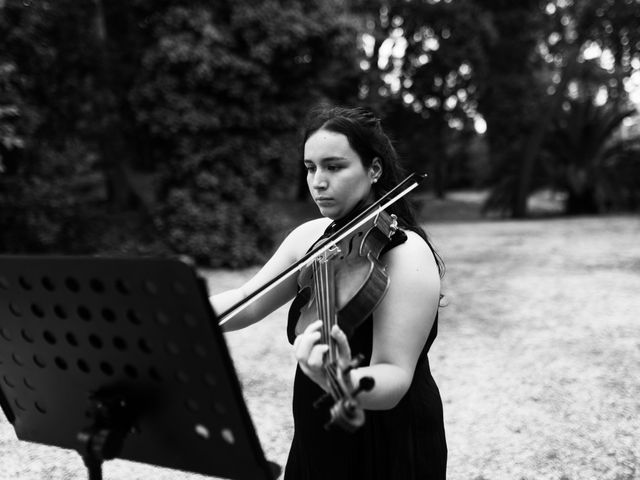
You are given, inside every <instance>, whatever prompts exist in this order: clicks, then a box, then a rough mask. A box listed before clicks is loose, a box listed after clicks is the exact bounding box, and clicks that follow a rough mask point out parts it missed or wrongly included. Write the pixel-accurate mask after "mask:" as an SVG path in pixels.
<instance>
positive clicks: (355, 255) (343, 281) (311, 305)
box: [291, 211, 398, 432]
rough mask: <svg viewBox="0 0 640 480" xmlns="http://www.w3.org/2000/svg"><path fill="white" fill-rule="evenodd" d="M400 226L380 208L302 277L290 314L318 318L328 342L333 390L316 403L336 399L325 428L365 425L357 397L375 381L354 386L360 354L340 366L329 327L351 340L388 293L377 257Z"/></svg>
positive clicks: (325, 364) (300, 320) (328, 369)
mask: <svg viewBox="0 0 640 480" xmlns="http://www.w3.org/2000/svg"><path fill="white" fill-rule="evenodd" d="M397 229H398V221H397V218H396V216H395V215H389V214H388V213H387V212H386V211H381V212H379V213H378V214H377V215H376V216H375V217H374V218H373V219H372V220H370V221H369V222H366V223H364V224H363V225H362V226H361V227H360V228H359V229H357V230H356V231H354V232H353V234H352V235H350V236H349V237H347V238H345V239H343V240H342V241H340V242H337V243H336V242H334V243H332V244H331V246H330V248H329V249H328V250H326V251H325V252H323V253H322V254H321V255H318V256H317V257H316V258H315V259H314V261H313V263H312V264H311V265H309V266H308V267H304V268H303V269H302V270H301V271H300V274H299V275H298V285H299V291H298V295H297V296H296V299H295V300H294V302H293V304H292V306H291V312H292V313H293V315H298V318H297V320H298V325H302V326H303V327H302V329H304V326H306V325H308V324H310V323H312V322H313V321H315V320H316V319H320V320H321V322H322V328H321V330H320V334H321V339H320V342H321V343H325V344H327V345H328V346H329V350H328V352H327V355H326V356H325V358H324V362H323V369H324V371H325V374H326V377H327V380H328V387H329V393H328V394H326V395H324V396H323V397H321V398H320V399H319V400H318V401H317V402H316V403H315V405H316V407H318V406H320V405H322V403H323V402H324V401H326V400H327V399H328V398H329V397H331V398H332V399H333V402H334V403H333V407H331V409H330V420H329V421H328V422H327V424H326V425H325V428H329V427H331V426H334V425H336V426H339V427H341V428H343V429H344V430H346V431H349V432H352V431H355V430H356V429H357V428H359V427H360V426H362V425H363V424H364V421H365V416H364V411H363V409H362V408H360V407H359V405H358V402H357V395H358V394H359V393H361V392H363V391H369V390H371V389H372V388H373V387H374V384H375V382H374V380H373V378H372V377H363V378H362V379H361V380H360V382H359V385H358V387H357V388H354V386H353V385H352V383H351V381H350V377H349V371H350V370H351V369H353V368H356V367H358V366H359V365H360V363H361V361H362V358H361V357H356V358H355V359H353V360H352V361H351V362H350V363H349V364H348V365H340V364H339V361H338V345H337V343H336V341H335V340H334V338H333V337H332V336H331V329H332V328H333V326H334V325H338V326H339V327H340V329H341V330H342V331H343V332H344V333H345V335H346V336H347V338H349V337H351V335H352V333H353V332H354V331H355V329H356V328H357V327H358V326H359V325H360V324H361V323H362V322H363V321H364V320H365V319H366V318H368V317H369V315H370V314H371V313H372V312H373V311H374V310H375V308H376V307H377V306H378V304H379V303H380V301H381V300H382V298H383V297H384V295H385V293H386V291H387V288H388V286H389V276H388V275H387V273H386V269H385V267H384V265H383V264H382V263H381V262H380V261H379V256H380V253H381V252H382V250H383V248H384V247H385V246H386V245H387V244H388V243H389V242H390V240H391V237H392V236H393V234H394V233H395V232H396V230H397ZM321 241H322V240H321ZM294 320H296V319H295V318H294Z"/></svg>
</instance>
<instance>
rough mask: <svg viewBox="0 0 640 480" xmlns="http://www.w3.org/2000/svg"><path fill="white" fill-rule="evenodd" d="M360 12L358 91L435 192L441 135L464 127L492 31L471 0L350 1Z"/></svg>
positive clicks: (441, 186) (443, 166) (440, 173)
mask: <svg viewBox="0 0 640 480" xmlns="http://www.w3.org/2000/svg"><path fill="white" fill-rule="evenodd" d="M356 3H357V11H359V12H361V14H364V15H365V22H364V25H365V27H364V28H363V29H364V31H365V38H366V39H367V40H366V41H367V42H369V43H370V44H371V45H370V46H369V47H367V48H365V55H364V59H363V62H364V63H363V65H364V67H365V69H366V72H367V73H366V74H365V76H364V78H363V82H362V85H361V96H362V98H363V99H364V100H365V101H366V102H369V103H374V104H376V105H377V106H378V109H379V110H380V111H382V112H384V114H385V117H386V118H387V124H388V125H389V129H390V131H391V132H393V133H394V134H395V136H397V137H401V138H402V142H403V144H404V145H405V149H404V153H405V155H404V157H406V158H407V160H408V161H409V163H410V165H411V168H412V169H415V170H418V171H425V170H428V171H429V172H430V173H431V174H432V181H433V185H434V188H435V190H436V193H437V194H438V196H442V195H444V191H445V188H446V183H447V179H446V177H447V171H448V170H452V169H451V165H452V162H450V159H451V157H450V156H449V151H450V150H451V149H450V148H449V146H448V145H447V142H448V141H450V140H452V139H454V138H457V137H459V135H457V132H460V131H465V130H466V131H469V130H470V129H472V126H473V118H474V116H475V115H476V113H477V79H478V78H479V77H481V76H482V75H483V73H482V72H483V69H484V65H485V63H486V60H487V58H486V47H487V45H488V43H489V42H490V41H491V39H492V38H493V36H494V32H493V26H492V25H491V23H490V21H489V20H490V19H489V18H488V16H487V15H486V14H485V13H484V12H483V11H482V10H481V9H479V8H478V5H477V4H476V2H472V1H468V2H417V1H409V2H407V1H399V0H398V1H382V2H356Z"/></svg>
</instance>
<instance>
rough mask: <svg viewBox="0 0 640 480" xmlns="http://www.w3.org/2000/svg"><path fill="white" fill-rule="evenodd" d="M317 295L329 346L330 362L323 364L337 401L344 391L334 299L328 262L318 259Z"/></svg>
mask: <svg viewBox="0 0 640 480" xmlns="http://www.w3.org/2000/svg"><path fill="white" fill-rule="evenodd" d="M313 275H314V283H315V286H314V287H315V293H316V308H317V311H318V316H319V317H320V320H321V321H322V335H323V340H324V341H326V342H327V344H328V345H329V360H328V361H327V362H323V368H324V370H325V373H326V375H327V386H328V388H329V390H330V393H331V395H332V396H333V398H335V399H339V398H342V397H343V395H344V394H343V391H342V388H341V386H340V382H339V381H338V378H337V375H336V370H335V369H336V365H335V361H336V359H335V358H334V357H335V350H334V344H335V342H332V339H331V323H332V322H333V317H334V315H332V313H333V311H332V298H331V293H332V292H331V290H330V285H331V284H330V277H331V275H330V272H329V268H328V262H326V261H322V259H320V258H319V259H316V261H315V262H314V268H313Z"/></svg>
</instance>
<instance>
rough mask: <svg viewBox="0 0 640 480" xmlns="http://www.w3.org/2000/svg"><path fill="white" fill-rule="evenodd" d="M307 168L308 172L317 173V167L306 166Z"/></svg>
mask: <svg viewBox="0 0 640 480" xmlns="http://www.w3.org/2000/svg"><path fill="white" fill-rule="evenodd" d="M305 168H306V169H307V172H315V171H316V167H314V166H313V165H305Z"/></svg>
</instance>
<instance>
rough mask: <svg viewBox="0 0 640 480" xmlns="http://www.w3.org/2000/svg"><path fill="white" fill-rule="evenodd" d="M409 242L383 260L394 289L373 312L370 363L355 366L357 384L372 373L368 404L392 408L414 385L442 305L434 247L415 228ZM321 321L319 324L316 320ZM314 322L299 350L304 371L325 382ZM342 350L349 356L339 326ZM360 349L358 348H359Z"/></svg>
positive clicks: (365, 399) (363, 396)
mask: <svg viewBox="0 0 640 480" xmlns="http://www.w3.org/2000/svg"><path fill="white" fill-rule="evenodd" d="M407 236H408V239H407V242H405V243H403V244H402V245H399V246H397V247H395V248H393V249H392V250H390V251H389V252H388V253H387V254H386V255H385V257H384V259H383V261H384V263H386V264H387V272H388V274H389V277H390V279H391V281H390V285H389V289H388V290H387V293H386V295H385V296H384V298H383V300H382V301H381V302H380V305H379V306H378V308H377V309H376V311H375V312H374V314H373V320H374V323H373V350H372V356H371V363H370V365H369V366H367V367H362V368H356V369H354V370H352V371H351V378H352V380H353V384H354V385H358V382H359V380H360V378H362V377H364V376H369V377H373V379H374V380H375V387H374V388H373V390H371V391H370V392H363V393H361V394H360V395H359V396H358V400H359V403H360V405H361V406H362V407H363V408H365V409H369V410H386V409H390V408H393V407H394V406H395V405H396V404H397V403H398V402H399V401H400V400H401V399H402V397H403V396H404V394H405V393H406V392H407V390H408V389H409V386H410V385H411V381H412V380H413V375H414V371H415V367H416V363H417V361H418V357H419V356H420V353H421V352H422V348H423V347H424V345H425V343H426V341H427V338H428V336H429V332H430V331H431V327H432V326H433V321H434V319H435V315H436V311H437V309H438V302H439V298H440V277H439V274H438V268H437V266H436V263H435V259H434V258H433V254H432V253H431V250H430V249H429V247H428V246H427V245H426V243H425V242H424V241H423V240H422V239H421V238H420V237H419V236H418V235H416V234H414V233H413V232H407ZM316 327H317V325H316ZM316 330H317V328H314V326H313V325H312V326H311V327H310V328H309V329H308V331H307V332H305V333H304V334H303V335H301V338H300V339H299V340H298V341H296V355H297V358H298V361H299V362H300V366H301V368H302V370H303V371H305V373H306V374H307V375H308V376H309V377H310V378H312V379H313V380H314V381H315V382H316V383H318V384H319V385H320V386H322V387H323V388H325V382H326V379H325V378H324V375H323V372H322V369H321V368H320V366H321V365H322V355H323V353H324V352H325V351H326V346H325V345H318V344H316V342H317V341H318V340H319V338H320V335H319V333H316ZM334 338H336V340H337V341H338V345H340V347H341V348H340V351H341V356H343V354H344V356H346V357H347V359H345V360H348V357H349V356H350V353H349V352H348V344H346V339H345V338H344V336H343V334H341V332H340V331H338V332H337V333H334ZM356 353H357V352H356Z"/></svg>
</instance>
